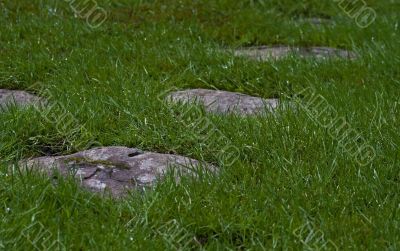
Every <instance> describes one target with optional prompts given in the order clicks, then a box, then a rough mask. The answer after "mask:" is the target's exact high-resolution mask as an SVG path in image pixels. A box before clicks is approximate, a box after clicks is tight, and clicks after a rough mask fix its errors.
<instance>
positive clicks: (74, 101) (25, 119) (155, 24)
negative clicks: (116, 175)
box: [0, 0, 400, 250]
mask: <svg viewBox="0 0 400 251" xmlns="http://www.w3.org/2000/svg"><path fill="white" fill-rule="evenodd" d="M79 1H81V2H82V3H80V2H79ZM71 2H74V1H67V0H64V1H61V0H18V1H15V0H4V1H1V2H0V22H1V25H0V89H18V90H26V91H29V92H31V93H36V94H38V95H40V96H43V97H44V98H46V99H47V100H49V102H51V103H53V104H57V105H56V106H53V107H52V108H51V109H50V108H45V109H44V110H37V109H35V108H33V107H28V108H18V107H10V108H9V109H7V110H5V111H3V112H0V128H1V130H0V158H1V164H0V250H36V249H39V250H47V249H49V250H58V249H60V250H64V249H67V250H70V249H71V250H132V249H135V250H136V249H138V250H165V249H167V250H177V249H178V250H188V249H193V250H198V249H205V250H237V249H238V250H271V249H278V250H281V249H285V250H286V249H289V250H319V249H323V250H347V249H350V250H367V249H368V250H383V249H388V250H398V249H400V168H399V165H400V150H399V145H400V132H399V128H400V88H399V87H400V27H399V21H400V19H399V13H400V2H399V1H395V0H379V1H378V0H375V1H372V0H369V1H366V4H367V5H368V6H369V7H371V8H372V9H374V10H375V11H376V13H377V18H376V20H375V22H374V23H372V24H371V25H370V26H369V27H367V28H364V29H362V28H360V27H359V26H358V25H357V23H356V21H355V20H354V19H352V18H350V17H349V16H348V15H347V14H346V13H345V12H344V11H343V10H342V9H341V8H340V6H339V5H338V3H337V2H335V1H326V0H323V1H321V0H302V1H298V0H243V1H238V0H236V1H235V0H217V1H215V0H204V1H197V0H196V1H190V0H180V1H174V0H140V1H139V0H118V1H117V0H115V1H114V0H97V4H98V6H99V7H101V8H103V9H104V10H105V11H106V12H107V19H106V20H105V21H104V23H102V24H101V25H100V26H99V27H91V26H90V25H89V24H88V22H86V20H85V19H83V18H80V16H79V15H77V13H76V11H74V9H73V8H72V7H71ZM84 2H85V0H75V4H83V3H84ZM315 17H319V18H325V19H327V20H328V21H327V23H324V24H323V25H321V26H316V25H312V24H310V23H309V22H307V21H304V20H306V19H307V18H315ZM258 45H290V46H329V47H335V48H340V49H347V50H352V51H354V52H356V53H357V54H358V55H359V57H358V59H356V60H351V61H350V60H343V59H339V60H337V59H328V60H317V59H304V58H298V57H289V58H286V59H282V60H273V61H269V62H259V61H253V60H249V59H246V58H244V57H235V56H234V55H233V53H232V52H231V49H235V48H239V47H246V46H258ZM307 87H312V88H313V89H314V90H315V91H316V93H317V94H318V95H321V97H323V98H324V99H325V100H326V102H327V103H328V104H329V106H330V107H331V108H332V109H334V110H335V111H336V112H337V115H338V116H339V117H341V118H343V119H345V121H346V122H347V123H348V124H349V125H351V128H352V129H354V130H355V131H356V132H357V133H358V134H359V135H361V136H362V138H363V139H364V140H365V142H367V143H368V145H369V146H371V147H372V149H373V152H374V158H373V159H371V161H369V162H368V163H367V164H365V165H362V164H360V162H359V161H357V158H355V157H354V156H353V155H351V154H349V152H348V151H347V150H346V148H345V147H343V142H342V141H341V139H340V138H337V137H332V135H331V133H329V131H328V130H327V128H325V127H323V126H321V125H320V123H318V121H315V120H314V119H313V118H312V117H310V116H309V113H307V111H305V110H304V109H289V110H288V109H278V110H277V111H276V112H275V113H274V114H270V115H268V116H249V117H241V116H235V115H228V116H218V115H215V114H209V113H205V112H204V111H203V112H202V113H201V114H193V116H189V117H185V118H182V117H180V116H179V114H180V112H181V109H183V108H182V107H180V106H172V107H169V106H166V105H165V104H164V103H163V102H161V101H160V100H159V99H158V96H159V94H160V93H163V92H165V91H167V90H169V89H170V88H178V89H188V88H205V89H219V90H226V91H234V92H241V93H244V94H249V95H253V96H259V97H264V98H272V97H273V98H280V99H281V100H284V102H286V101H288V102H290V97H292V96H294V95H296V94H298V93H299V92H301V91H302V90H303V89H304V88H307ZM43 90H46V91H45V92H43ZM46 109H47V110H46ZM318 109H319V108H318ZM42 113H46V117H47V118H51V119H43V114H42ZM66 115H68V117H70V118H73V120H71V119H69V120H68V121H73V122H72V123H64V121H67V119H66V118H65V116H66ZM194 116H203V117H205V118H207V119H208V120H209V121H212V123H213V124H214V125H215V127H216V129H218V130H219V131H220V132H221V133H222V134H223V135H224V137H225V139H226V140H225V141H221V140H219V139H218V138H217V136H218V135H212V136H210V137H207V136H208V132H205V131H199V130H198V128H196V127H195V126H193V123H191V122H192V120H193V119H195V118H196V117H194ZM60 125H62V126H60ZM205 137H207V140H206V141H204V140H200V139H202V138H205ZM93 141H96V142H97V144H101V145H103V146H127V147H135V148H140V149H143V150H147V151H153V152H159V153H174V154H180V155H184V156H187V157H190V158H195V159H199V160H204V161H207V162H210V163H213V164H215V165H217V166H218V167H219V170H220V171H219V173H218V175H209V176H204V177H201V178H199V179H193V178H189V177H187V178H183V179H182V180H181V182H180V183H179V184H177V183H176V182H175V181H174V179H173V177H172V176H169V177H167V178H166V179H165V180H164V181H162V182H159V183H158V184H157V185H156V186H155V187H154V188H151V189H147V190H146V191H133V192H132V194H130V195H129V196H128V197H127V198H124V199H120V200H117V199H112V198H109V197H101V196H97V195H93V194H91V193H89V192H87V191H85V190H84V189H81V188H80V187H79V185H77V184H76V183H75V182H74V181H73V180H59V181H58V183H57V184H54V182H53V181H52V180H50V179H49V178H47V177H45V176H44V175H41V174H38V173H35V172H28V173H26V172H21V171H19V168H18V165H17V163H18V161H19V160H21V159H24V158H30V157H39V156H46V155H64V154H71V153H75V152H78V151H81V150H85V149H89V148H90V147H91V142H93ZM226 144H229V145H231V146H233V147H235V148H237V149H239V153H238V155H237V156H236V157H237V160H236V161H235V162H234V163H233V164H232V165H227V164H226V163H225V162H224V161H221V154H219V153H220V150H221V149H223V148H224V147H226ZM10 166H13V169H12V170H10Z"/></svg>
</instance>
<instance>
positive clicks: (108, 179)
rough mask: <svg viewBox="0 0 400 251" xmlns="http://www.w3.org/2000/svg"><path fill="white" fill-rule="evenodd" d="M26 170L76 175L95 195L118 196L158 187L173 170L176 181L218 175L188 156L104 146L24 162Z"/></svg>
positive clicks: (209, 166)
mask: <svg viewBox="0 0 400 251" xmlns="http://www.w3.org/2000/svg"><path fill="white" fill-rule="evenodd" d="M20 164H21V165H22V166H23V167H24V166H26V167H28V168H29V169H31V168H33V169H36V170H40V171H43V172H45V173H47V174H48V175H49V176H50V177H53V176H54V174H55V172H58V173H60V174H61V175H63V176H64V177H66V176H69V175H72V176H73V177H75V178H76V179H77V180H79V181H80V183H81V185H82V186H83V187H85V188H86V189H88V190H89V191H92V192H100V193H102V192H105V191H108V192H110V194H111V195H112V196H114V197H121V196H123V195H126V194H127V192H128V191H129V190H132V189H135V188H136V189H138V188H142V187H148V186H152V185H154V184H155V182H156V181H157V179H158V178H162V177H163V176H164V175H165V174H166V172H167V171H173V174H174V175H175V178H176V181H179V177H180V175H181V174H185V175H190V174H191V175H193V176H195V177H196V170H199V168H203V170H205V171H211V172H215V171H216V168H215V167H214V166H213V165H210V164H207V163H202V162H200V161H198V160H194V159H190V158H187V157H183V156H179V155H172V154H161V153H153V152H142V151H141V150H139V149H136V148H127V147H118V146H114V147H101V148H95V149H91V150H86V151H83V152H78V153H75V154H71V155H66V156H55V157H40V158H35V159H30V160H24V161H22V162H21V163H20Z"/></svg>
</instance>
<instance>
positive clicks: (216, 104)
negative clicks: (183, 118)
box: [167, 89, 279, 115]
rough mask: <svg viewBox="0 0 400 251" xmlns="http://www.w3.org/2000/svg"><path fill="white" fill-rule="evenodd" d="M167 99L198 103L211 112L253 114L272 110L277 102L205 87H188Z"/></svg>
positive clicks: (276, 100) (177, 101)
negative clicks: (188, 88)
mask: <svg viewBox="0 0 400 251" xmlns="http://www.w3.org/2000/svg"><path fill="white" fill-rule="evenodd" d="M167 100H171V101H173V102H176V103H179V102H181V103H198V104H200V105H203V106H204V107H205V109H206V111H208V112H212V113H219V114H221V113H236V114H239V115H253V114H259V113H262V112H265V111H266V110H267V111H273V110H274V109H275V108H276V107H277V106H278V104H279V102H278V99H263V98H259V97H253V96H249V95H245V94H241V93H235V92H228V91H215V90H206V89H190V90H184V91H176V92H173V93H170V94H169V95H168V96H167Z"/></svg>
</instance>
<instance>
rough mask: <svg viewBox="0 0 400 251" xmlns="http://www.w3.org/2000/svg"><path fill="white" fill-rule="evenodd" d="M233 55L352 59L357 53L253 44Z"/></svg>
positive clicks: (255, 57)
mask: <svg viewBox="0 0 400 251" xmlns="http://www.w3.org/2000/svg"><path fill="white" fill-rule="evenodd" d="M234 55H235V56H243V57H248V58H250V59H254V60H259V61H269V60H279V59H283V58H285V57H288V56H290V55H293V56H299V57H302V58H315V59H328V58H332V59H338V58H341V59H348V60H354V59H356V58H357V55H356V54H355V53H354V52H352V51H347V50H342V49H336V48H330V47H289V46H254V47H244V48H240V49H237V50H235V51H234Z"/></svg>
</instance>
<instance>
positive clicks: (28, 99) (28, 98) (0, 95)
mask: <svg viewBox="0 0 400 251" xmlns="http://www.w3.org/2000/svg"><path fill="white" fill-rule="evenodd" d="M42 103H43V100H42V99H41V98H40V97H38V96H35V95H33V94H30V93H28V92H26V91H18V90H7V89H0V108H3V109H4V108H7V106H9V105H17V106H20V107H26V106H29V105H39V104H42Z"/></svg>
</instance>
